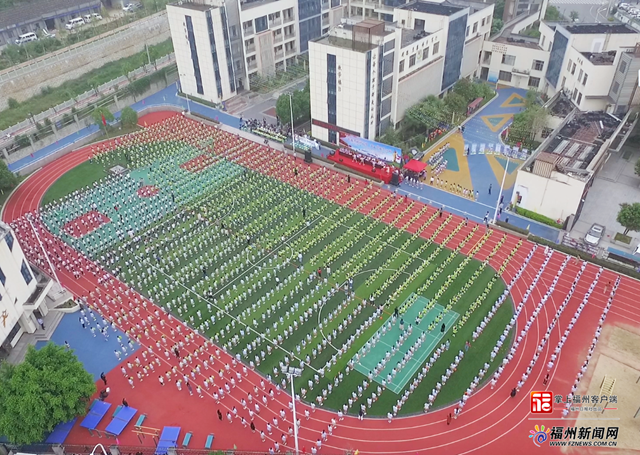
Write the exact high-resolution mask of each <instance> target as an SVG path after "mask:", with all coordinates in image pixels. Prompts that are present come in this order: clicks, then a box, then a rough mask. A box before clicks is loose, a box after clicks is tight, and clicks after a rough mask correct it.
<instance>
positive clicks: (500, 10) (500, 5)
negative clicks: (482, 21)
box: [493, 0, 504, 28]
mask: <svg viewBox="0 0 640 455" xmlns="http://www.w3.org/2000/svg"><path fill="white" fill-rule="evenodd" d="M502 16H504V0H497V1H496V2H495V4H494V6H493V20H494V21H495V20H496V19H500V20H501V21H502ZM500 28H502V27H500Z"/></svg>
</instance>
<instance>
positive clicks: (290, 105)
mask: <svg viewBox="0 0 640 455" xmlns="http://www.w3.org/2000/svg"><path fill="white" fill-rule="evenodd" d="M289 111H290V112H291V146H292V147H293V157H294V158H295V157H296V130H295V128H294V127H293V92H289Z"/></svg>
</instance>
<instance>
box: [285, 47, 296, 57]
mask: <svg viewBox="0 0 640 455" xmlns="http://www.w3.org/2000/svg"><path fill="white" fill-rule="evenodd" d="M295 53H296V48H295V47H292V48H291V49H287V52H286V54H287V56H289V55H293V54H295Z"/></svg>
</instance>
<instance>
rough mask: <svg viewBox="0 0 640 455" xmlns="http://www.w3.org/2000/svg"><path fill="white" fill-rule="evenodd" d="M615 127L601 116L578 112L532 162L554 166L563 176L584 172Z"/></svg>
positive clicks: (607, 117) (607, 116) (613, 121)
mask: <svg viewBox="0 0 640 455" xmlns="http://www.w3.org/2000/svg"><path fill="white" fill-rule="evenodd" d="M619 124H620V121H619V120H618V119H616V118H615V117H613V116H612V115H610V114H607V113H605V112H581V113H579V114H577V115H576V116H575V117H574V118H573V119H572V120H570V121H569V122H568V123H567V124H566V125H564V126H563V127H562V129H561V130H560V132H559V133H558V135H557V136H556V137H554V138H553V139H552V140H551V141H550V142H549V143H548V145H547V147H546V148H545V149H544V150H542V152H541V153H540V154H539V155H538V156H537V157H536V160H541V161H544V162H547V163H551V164H554V165H555V168H556V170H557V171H559V172H563V173H565V174H570V173H572V172H574V173H580V172H584V171H586V169H587V167H588V166H589V163H591V160H593V158H594V157H595V156H596V155H597V154H598V151H599V150H600V147H601V146H602V144H603V143H604V141H606V140H607V139H609V137H611V135H612V134H613V133H614V132H615V130H616V128H617V127H618V125H619ZM554 160H555V162H554Z"/></svg>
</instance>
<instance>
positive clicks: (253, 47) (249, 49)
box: [246, 43, 256, 54]
mask: <svg viewBox="0 0 640 455" xmlns="http://www.w3.org/2000/svg"><path fill="white" fill-rule="evenodd" d="M246 49H247V54H253V53H254V52H255V51H256V45H255V43H254V44H250V45H248V46H246Z"/></svg>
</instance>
